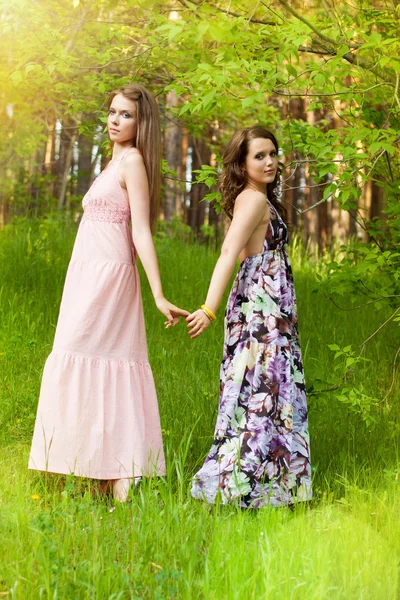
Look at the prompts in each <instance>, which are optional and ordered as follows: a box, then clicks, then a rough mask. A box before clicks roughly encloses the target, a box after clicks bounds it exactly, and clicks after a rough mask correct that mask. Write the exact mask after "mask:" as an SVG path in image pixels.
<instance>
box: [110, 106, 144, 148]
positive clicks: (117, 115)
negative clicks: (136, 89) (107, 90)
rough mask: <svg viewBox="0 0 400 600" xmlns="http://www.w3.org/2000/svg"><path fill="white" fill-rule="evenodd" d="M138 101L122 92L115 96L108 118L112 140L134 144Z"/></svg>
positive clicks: (124, 143) (123, 143)
mask: <svg viewBox="0 0 400 600" xmlns="http://www.w3.org/2000/svg"><path fill="white" fill-rule="evenodd" d="M136 111H137V109H136V102H133V101H132V100H129V98H125V96H123V95H122V94H117V95H116V96H114V98H113V100H112V102H111V105H110V108H109V111H108V119H107V128H108V135H109V137H110V140H111V141H112V142H116V143H118V144H122V145H131V146H132V145H133V143H134V141H135V138H136V124H137V121H136Z"/></svg>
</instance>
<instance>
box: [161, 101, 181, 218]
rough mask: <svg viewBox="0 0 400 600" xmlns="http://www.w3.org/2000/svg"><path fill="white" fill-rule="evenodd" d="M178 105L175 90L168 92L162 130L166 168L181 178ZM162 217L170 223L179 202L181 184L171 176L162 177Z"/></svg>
mask: <svg viewBox="0 0 400 600" xmlns="http://www.w3.org/2000/svg"><path fill="white" fill-rule="evenodd" d="M177 105H178V98H177V96H176V93H175V92H168V94H167V98H166V119H167V121H166V126H165V132H164V152H165V159H166V161H167V164H168V168H169V169H172V170H173V171H175V173H176V177H177V179H181V177H180V175H181V165H182V131H181V126H180V124H179V123H178V121H176V120H175V117H174V114H173V111H172V110H171V109H173V108H174V107H176V106H177ZM164 194H165V197H164V204H163V212H164V219H165V220H166V221H167V222H168V223H170V222H171V221H172V218H173V217H174V216H175V214H176V206H177V204H179V202H180V195H181V184H180V182H179V181H177V180H176V179H174V178H173V177H171V176H168V177H164Z"/></svg>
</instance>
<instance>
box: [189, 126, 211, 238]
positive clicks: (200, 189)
mask: <svg viewBox="0 0 400 600" xmlns="http://www.w3.org/2000/svg"><path fill="white" fill-rule="evenodd" d="M191 145H192V181H195V180H196V173H193V171H195V170H197V169H200V168H201V165H202V164H210V159H211V152H210V149H209V148H208V146H207V144H206V142H205V139H204V138H196V139H193V138H192V144H191ZM207 192H208V188H207V186H206V185H205V184H204V183H196V184H193V185H192V189H191V190H190V207H189V210H188V225H190V227H191V228H192V230H193V231H195V232H196V233H198V232H199V231H200V227H201V226H202V225H204V218H205V214H206V204H205V202H201V201H202V199H203V198H204V196H205V195H206V194H207Z"/></svg>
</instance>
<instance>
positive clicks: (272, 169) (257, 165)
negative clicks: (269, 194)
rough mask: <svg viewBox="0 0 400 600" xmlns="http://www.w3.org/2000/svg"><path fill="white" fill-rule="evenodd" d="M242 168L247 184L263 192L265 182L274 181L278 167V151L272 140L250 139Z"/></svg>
mask: <svg viewBox="0 0 400 600" xmlns="http://www.w3.org/2000/svg"><path fill="white" fill-rule="evenodd" d="M244 169H245V174H246V179H247V185H250V186H251V187H254V188H255V189H257V190H260V191H262V192H263V193H265V191H266V186H267V183H272V182H273V181H274V179H275V176H276V171H277V169H278V153H277V151H276V148H275V146H274V144H273V142H272V140H269V139H266V138H254V139H253V140H250V142H249V151H248V153H247V156H246V160H245V163H244Z"/></svg>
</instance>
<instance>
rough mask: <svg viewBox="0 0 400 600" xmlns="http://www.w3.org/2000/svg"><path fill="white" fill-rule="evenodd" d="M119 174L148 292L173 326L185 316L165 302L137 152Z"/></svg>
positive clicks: (145, 183) (129, 156)
mask: <svg viewBox="0 0 400 600" xmlns="http://www.w3.org/2000/svg"><path fill="white" fill-rule="evenodd" d="M119 174H120V176H121V178H122V180H123V183H124V185H125V187H126V190H127V192H128V198H129V205H130V208H131V214H132V238H133V243H134V244H135V248H136V250H137V253H138V255H139V258H140V261H141V263H142V265H143V268H144V271H145V273H146V276H147V279H148V280H149V284H150V288H151V292H152V294H153V297H154V301H155V303H156V306H157V308H158V310H160V311H161V312H162V313H163V314H164V315H165V316H166V317H167V319H168V321H167V323H168V324H169V325H175V324H176V323H177V322H178V320H179V316H186V315H187V314H188V312H187V311H186V310H182V309H180V308H178V307H176V306H175V305H174V304H171V303H170V302H168V300H166V299H165V297H164V293H163V289H162V284H161V278H160V270H159V267H158V260H157V255H156V250H155V248H154V243H153V237H152V235H151V229H150V198H149V185H148V179H147V173H146V168H145V166H144V162H143V158H142V156H141V155H140V153H139V152H138V151H134V150H132V151H130V152H128V154H127V155H126V156H125V157H124V159H123V161H122V162H121V166H120V170H119Z"/></svg>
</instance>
